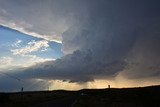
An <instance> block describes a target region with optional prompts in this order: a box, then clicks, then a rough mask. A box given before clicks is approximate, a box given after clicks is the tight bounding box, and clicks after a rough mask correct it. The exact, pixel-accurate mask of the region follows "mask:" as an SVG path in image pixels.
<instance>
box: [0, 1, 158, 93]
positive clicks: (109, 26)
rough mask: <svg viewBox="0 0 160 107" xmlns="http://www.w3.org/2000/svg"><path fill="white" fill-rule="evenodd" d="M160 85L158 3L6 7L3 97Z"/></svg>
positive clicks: (1, 48) (1, 24) (1, 8)
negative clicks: (5, 93)
mask: <svg viewBox="0 0 160 107" xmlns="http://www.w3.org/2000/svg"><path fill="white" fill-rule="evenodd" d="M108 84H110V85H111V87H140V86H147V85H160V1H159V0H0V91H19V90H20V89H21V87H24V90H46V89H48V87H49V88H50V89H53V90H54V89H66V90H70V89H71V90H77V89H82V88H106V87H107V86H108Z"/></svg>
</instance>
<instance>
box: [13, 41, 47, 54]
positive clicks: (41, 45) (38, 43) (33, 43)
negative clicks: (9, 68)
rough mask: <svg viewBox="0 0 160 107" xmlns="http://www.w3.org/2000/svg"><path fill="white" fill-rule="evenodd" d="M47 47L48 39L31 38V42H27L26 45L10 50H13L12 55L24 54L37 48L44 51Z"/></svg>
mask: <svg viewBox="0 0 160 107" xmlns="http://www.w3.org/2000/svg"><path fill="white" fill-rule="evenodd" d="M48 47H49V44H48V41H46V40H40V41H35V40H32V41H31V42H29V43H28V45H27V46H25V47H22V48H17V49H12V50H11V52H13V54H14V55H25V54H28V53H31V52H35V51H38V50H41V51H44V50H45V51H46V50H47V48H48Z"/></svg>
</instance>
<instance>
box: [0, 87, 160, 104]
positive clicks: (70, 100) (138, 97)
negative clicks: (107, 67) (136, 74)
mask: <svg viewBox="0 0 160 107" xmlns="http://www.w3.org/2000/svg"><path fill="white" fill-rule="evenodd" d="M0 107H160V86H151V87H144V88H124V89H114V88H111V89H84V90H80V91H63V90H58V91H42V92H23V93H0Z"/></svg>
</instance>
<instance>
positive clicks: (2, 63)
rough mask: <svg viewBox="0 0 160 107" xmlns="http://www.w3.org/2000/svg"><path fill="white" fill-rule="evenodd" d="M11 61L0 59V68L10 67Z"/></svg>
mask: <svg viewBox="0 0 160 107" xmlns="http://www.w3.org/2000/svg"><path fill="white" fill-rule="evenodd" d="M12 61H13V59H12V58H11V57H0V68H3V67H6V66H9V65H11V63H12Z"/></svg>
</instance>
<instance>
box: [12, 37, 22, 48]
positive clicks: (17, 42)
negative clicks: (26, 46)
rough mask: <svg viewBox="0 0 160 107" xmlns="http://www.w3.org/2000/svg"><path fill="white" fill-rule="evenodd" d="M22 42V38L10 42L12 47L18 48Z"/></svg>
mask: <svg viewBox="0 0 160 107" xmlns="http://www.w3.org/2000/svg"><path fill="white" fill-rule="evenodd" d="M22 42H23V41H22V40H20V39H17V40H16V42H14V43H13V44H12V47H15V48H19V47H20V45H21V43H22Z"/></svg>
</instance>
